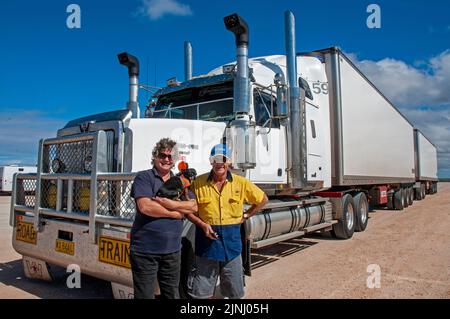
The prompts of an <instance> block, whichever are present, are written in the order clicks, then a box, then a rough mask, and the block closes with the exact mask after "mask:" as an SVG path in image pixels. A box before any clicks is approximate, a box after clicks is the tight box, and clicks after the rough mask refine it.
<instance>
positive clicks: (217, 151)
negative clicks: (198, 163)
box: [209, 144, 231, 160]
mask: <svg viewBox="0 0 450 319" xmlns="http://www.w3.org/2000/svg"><path fill="white" fill-rule="evenodd" d="M216 156H225V157H226V158H228V159H230V160H231V151H230V149H229V148H228V146H227V145H226V144H217V145H215V146H214V147H213V148H212V149H211V154H210V155H209V157H210V158H211V157H216Z"/></svg>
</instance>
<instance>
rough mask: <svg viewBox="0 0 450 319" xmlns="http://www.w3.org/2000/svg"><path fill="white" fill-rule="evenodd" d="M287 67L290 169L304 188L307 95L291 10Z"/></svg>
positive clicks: (287, 27)
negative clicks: (300, 75) (301, 80)
mask: <svg viewBox="0 0 450 319" xmlns="http://www.w3.org/2000/svg"><path fill="white" fill-rule="evenodd" d="M284 16H285V33H286V67H287V78H288V84H289V128H290V136H289V137H288V138H289V139H290V143H288V144H289V146H290V150H289V153H288V154H289V157H290V161H289V162H290V166H291V167H290V170H289V173H290V174H289V181H290V184H291V185H290V186H291V187H292V188H304V187H305V186H306V184H307V178H306V130H305V127H306V123H305V97H304V92H301V91H300V88H299V86H298V76H297V54H296V49H295V17H294V14H293V13H292V12H291V11H286V12H285V14H284Z"/></svg>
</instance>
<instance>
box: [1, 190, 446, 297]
mask: <svg viewBox="0 0 450 319" xmlns="http://www.w3.org/2000/svg"><path fill="white" fill-rule="evenodd" d="M9 205H10V198H9V197H0V298H112V293H111V290H110V285H109V283H108V282H105V281H102V280H98V279H96V278H92V277H89V276H83V277H82V287H81V289H69V288H67V286H66V277H67V275H68V274H66V273H65V270H64V269H53V270H52V274H53V275H54V277H55V281H54V282H52V283H46V282H40V281H36V280H31V279H27V278H25V276H24V274H23V270H22V264H21V256H20V255H18V254H17V253H16V252H15V251H14V250H13V248H12V246H11V237H12V229H11V227H10V226H9V224H8V221H9V208H10V206H9ZM449 230H450V183H440V184H439V191H438V193H437V194H435V195H428V196H427V197H426V198H425V199H424V200H422V201H415V202H414V205H413V206H411V207H408V208H407V209H405V210H403V211H401V212H400V211H391V210H383V209H377V210H375V211H373V212H371V213H370V220H369V225H368V228H367V229H366V231H364V232H362V233H355V235H354V236H353V238H352V239H350V240H336V239H333V238H331V237H329V236H326V235H323V236H322V235H314V236H309V237H305V238H298V239H293V240H289V241H286V242H283V243H279V244H276V245H273V246H270V247H265V248H262V249H259V250H254V251H253V252H254V254H253V255H252V262H253V265H254V270H253V273H252V276H251V277H247V278H246V285H247V287H246V298H446V299H448V298H450V231H449Z"/></svg>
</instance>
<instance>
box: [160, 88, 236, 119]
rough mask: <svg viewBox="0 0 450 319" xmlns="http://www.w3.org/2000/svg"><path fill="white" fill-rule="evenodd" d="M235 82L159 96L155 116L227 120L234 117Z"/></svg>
mask: <svg viewBox="0 0 450 319" xmlns="http://www.w3.org/2000/svg"><path fill="white" fill-rule="evenodd" d="M233 116H234V115H233V82H231V81H230V82H225V83H220V84H216V85H211V86H206V87H200V88H188V89H185V90H180V91H176V92H172V93H168V94H166V95H162V96H160V97H159V98H158V102H157V103H156V106H155V108H154V110H153V115H152V117H153V118H172V119H174V118H175V119H187V120H203V121H214V122H227V121H230V120H232V119H233Z"/></svg>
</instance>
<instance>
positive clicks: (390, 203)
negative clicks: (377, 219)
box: [387, 192, 395, 210]
mask: <svg viewBox="0 0 450 319" xmlns="http://www.w3.org/2000/svg"><path fill="white" fill-rule="evenodd" d="M387 209H389V210H394V209H395V208H394V192H389V193H388V202H387Z"/></svg>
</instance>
